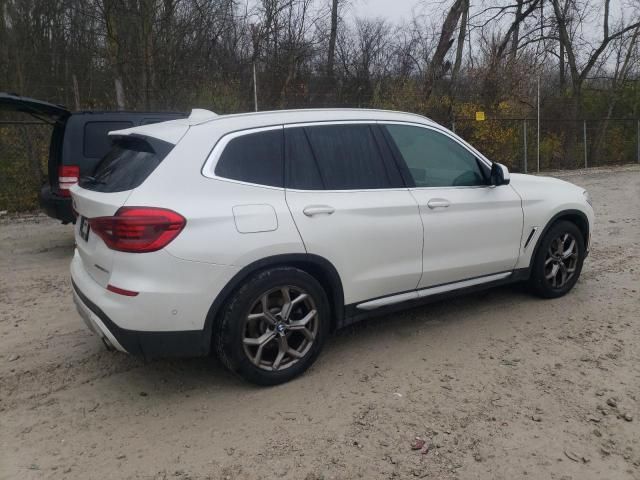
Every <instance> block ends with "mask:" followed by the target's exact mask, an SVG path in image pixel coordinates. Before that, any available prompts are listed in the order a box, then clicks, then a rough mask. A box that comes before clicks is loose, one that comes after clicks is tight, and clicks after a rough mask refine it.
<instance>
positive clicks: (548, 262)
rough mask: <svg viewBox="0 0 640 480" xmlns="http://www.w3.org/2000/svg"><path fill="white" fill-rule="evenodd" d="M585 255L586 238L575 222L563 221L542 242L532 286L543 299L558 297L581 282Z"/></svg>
mask: <svg viewBox="0 0 640 480" xmlns="http://www.w3.org/2000/svg"><path fill="white" fill-rule="evenodd" d="M584 258H585V244H584V237H583V235H582V232H581V231H580V229H579V228H578V227H577V226H576V224H575V223H572V222H569V221H567V220H561V221H559V222H557V223H555V224H553V225H552V226H551V228H550V229H549V230H548V231H547V233H546V234H545V236H544V237H543V238H542V240H541V241H540V245H539V247H538V250H537V252H536V255H535V257H534V259H533V262H532V264H531V278H530V280H529V285H530V286H531V289H532V290H533V292H534V293H535V294H536V295H538V296H540V297H543V298H558V297H561V296H563V295H565V294H566V293H567V292H569V291H570V290H571V289H572V288H573V286H574V285H575V284H576V282H577V281H578V277H579V276H580V272H581V271H582V264H583V262H584Z"/></svg>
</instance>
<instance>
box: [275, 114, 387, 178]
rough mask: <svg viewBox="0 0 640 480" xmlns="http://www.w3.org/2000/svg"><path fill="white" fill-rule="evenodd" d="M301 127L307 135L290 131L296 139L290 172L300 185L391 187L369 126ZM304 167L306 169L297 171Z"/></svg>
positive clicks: (290, 160)
mask: <svg viewBox="0 0 640 480" xmlns="http://www.w3.org/2000/svg"><path fill="white" fill-rule="evenodd" d="M292 130H294V129H292ZM299 130H300V131H301V132H302V131H303V132H302V133H304V136H303V135H302V133H299V132H298V133H295V132H292V133H291V135H289V133H288V134H287V135H288V138H290V139H292V140H294V141H295V145H292V146H291V149H290V151H291V152H292V153H291V154H290V156H289V158H290V159H289V160H288V161H289V162H290V164H293V165H292V168H291V169H290V172H289V174H291V175H292V177H291V178H293V179H296V182H299V183H298V184H299V185H312V187H311V188H315V189H317V188H319V187H318V185H320V183H319V182H321V185H322V186H323V188H324V189H325V190H359V189H378V188H390V187H391V186H392V182H391V180H390V173H389V172H388V171H387V168H388V166H387V165H385V161H384V159H383V157H382V152H381V150H380V146H379V144H378V143H377V140H376V138H375V136H374V132H373V130H372V127H371V126H370V125H368V124H354V125H351V124H344V125H321V126H320V125H319V126H311V127H304V128H300V129H299ZM305 139H306V142H305ZM304 165H307V166H306V167H305V166H304ZM303 168H304V169H305V170H306V171H305V172H302V171H298V170H300V169H303ZM315 169H317V173H316V170H315ZM314 177H315V178H314Z"/></svg>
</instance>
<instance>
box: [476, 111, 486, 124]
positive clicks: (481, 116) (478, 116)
mask: <svg viewBox="0 0 640 480" xmlns="http://www.w3.org/2000/svg"><path fill="white" fill-rule="evenodd" d="M476 121H478V122H482V121H484V112H476Z"/></svg>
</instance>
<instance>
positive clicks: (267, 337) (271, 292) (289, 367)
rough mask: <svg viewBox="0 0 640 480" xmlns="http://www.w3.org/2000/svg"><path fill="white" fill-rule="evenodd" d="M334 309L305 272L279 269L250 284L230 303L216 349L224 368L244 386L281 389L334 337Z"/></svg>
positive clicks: (258, 276) (255, 277) (216, 336)
mask: <svg viewBox="0 0 640 480" xmlns="http://www.w3.org/2000/svg"><path fill="white" fill-rule="evenodd" d="M330 313H331V310H330V308H329V303H328V300H327V295H326V293H325V291H324V289H323V288H322V286H321V285H320V284H319V283H318V281H317V280H316V279H315V278H314V277H312V276H311V275H309V274H308V273H306V272H305V271H303V270H300V269H297V268H293V267H277V268H272V269H269V270H265V271H262V272H259V273H257V274H255V275H253V276H252V277H250V278H249V280H247V282H246V283H245V284H244V285H243V286H242V287H241V288H240V289H238V290H237V291H236V292H235V293H234V294H233V295H232V297H231V298H230V300H229V301H228V302H227V305H226V308H225V309H224V310H223V312H222V314H221V317H220V321H219V322H218V331H217V332H215V333H214V347H215V350H216V353H217V354H218V357H219V358H220V360H221V361H222V363H223V364H224V365H225V366H226V367H227V368H229V370H231V371H232V372H234V373H236V374H238V375H240V376H241V377H242V378H244V379H245V380H247V381H249V382H252V383H255V384H258V385H277V384H280V383H284V382H287V381H289V380H291V379H293V378H294V377H296V376H298V375H300V374H301V373H303V372H304V371H305V370H306V369H307V368H309V367H310V366H311V364H312V363H313V362H314V361H315V359H316V358H317V356H318V354H319V353H320V350H321V349H322V347H323V345H324V342H325V340H326V337H327V335H328V332H329V323H330Z"/></svg>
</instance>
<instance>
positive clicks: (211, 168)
mask: <svg viewBox="0 0 640 480" xmlns="http://www.w3.org/2000/svg"><path fill="white" fill-rule="evenodd" d="M354 124H365V125H407V126H413V127H420V128H426V129H429V130H434V131H436V132H438V133H441V134H443V135H445V136H447V137H449V138H450V139H451V140H452V141H454V142H456V143H457V144H458V145H460V146H461V147H462V148H464V149H465V150H467V151H468V152H469V153H471V154H472V155H473V156H475V157H476V158H478V159H479V160H480V161H482V162H483V163H484V164H485V165H486V166H487V167H488V168H491V165H492V162H491V161H490V160H488V159H487V158H486V157H485V156H484V155H482V153H480V152H479V151H478V150H476V149H475V148H473V147H472V146H471V145H469V144H468V143H467V142H465V141H464V140H463V139H461V138H460V137H458V136H457V135H456V134H454V133H453V132H450V131H448V130H446V129H445V128H443V127H441V126H439V125H437V124H433V125H431V124H426V123H420V122H409V121H401V120H318V121H315V122H299V123H287V124H281V125H270V126H266V127H255V128H248V129H245V130H235V131H233V132H229V133H225V134H224V135H222V136H221V137H220V138H219V139H218V141H217V142H216V144H215V145H214V147H213V148H212V150H211V152H210V153H209V155H208V156H207V159H206V160H205V163H204V165H203V166H202V170H201V173H202V175H203V176H204V177H206V178H212V179H214V180H220V181H223V182H230V183H236V184H239V185H247V186H251V187H260V188H268V189H271V190H287V191H290V192H302V193H305V192H314V193H318V192H326V193H349V192H380V191H385V192H390V191H407V190H433V189H438V190H442V189H462V188H492V186H491V185H463V186H450V187H404V188H403V187H392V188H361V189H348V190H303V189H297V188H296V189H294V188H286V186H284V187H274V186H272V185H263V184H261V183H252V182H244V181H242V180H235V179H232V178H226V177H220V176H218V175H216V174H215V169H216V166H217V164H218V161H219V160H220V155H221V154H222V152H223V151H224V149H225V147H226V146H227V144H228V143H229V142H230V141H231V140H233V139H234V138H238V137H241V136H243V135H250V134H252V133H259V132H265V131H269V130H277V129H283V131H284V129H287V128H298V127H313V126H323V125H354Z"/></svg>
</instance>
